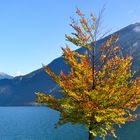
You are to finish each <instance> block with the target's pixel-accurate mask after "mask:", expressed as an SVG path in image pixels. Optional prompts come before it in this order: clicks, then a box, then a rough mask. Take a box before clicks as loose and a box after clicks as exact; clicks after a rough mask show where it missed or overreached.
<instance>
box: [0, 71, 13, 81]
mask: <svg viewBox="0 0 140 140" xmlns="http://www.w3.org/2000/svg"><path fill="white" fill-rule="evenodd" d="M12 78H13V76H10V75H8V74H6V73H3V72H0V80H1V79H12Z"/></svg>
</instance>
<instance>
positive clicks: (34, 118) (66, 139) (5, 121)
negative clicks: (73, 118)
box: [0, 107, 87, 140]
mask: <svg viewBox="0 0 140 140" xmlns="http://www.w3.org/2000/svg"><path fill="white" fill-rule="evenodd" d="M58 117H59V115H58V112H56V111H54V110H51V109H49V108H47V107H0V140H86V139H87V132H86V131H85V130H84V129H83V128H82V127H80V126H71V125H69V124H67V125H64V126H61V127H59V128H57V129H56V128H54V124H55V123H56V122H57V120H58Z"/></svg>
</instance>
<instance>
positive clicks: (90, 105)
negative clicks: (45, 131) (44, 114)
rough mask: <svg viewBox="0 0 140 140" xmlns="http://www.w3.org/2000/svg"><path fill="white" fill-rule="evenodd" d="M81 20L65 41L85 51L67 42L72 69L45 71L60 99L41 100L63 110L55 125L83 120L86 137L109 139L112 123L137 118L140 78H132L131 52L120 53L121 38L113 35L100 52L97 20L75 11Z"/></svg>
mask: <svg viewBox="0 0 140 140" xmlns="http://www.w3.org/2000/svg"><path fill="white" fill-rule="evenodd" d="M76 13H77V14H78V16H79V20H78V21H79V22H78V23H77V22H76V21H75V20H74V19H72V24H70V26H71V27H72V28H73V29H74V31H75V32H74V33H72V37H71V36H68V35H66V39H67V40H68V41H70V42H71V43H73V44H74V45H76V46H79V47H82V48H84V49H85V53H83V54H80V53H78V52H76V51H72V50H71V49H70V47H69V46H67V47H66V48H62V50H63V57H64V58H65V63H66V64H67V65H69V67H70V71H69V72H68V73H67V74H65V73H63V72H62V71H61V72H60V74H59V75H55V74H54V73H53V72H52V71H51V70H50V68H49V67H47V66H44V70H45V71H46V73H47V74H48V75H50V76H51V78H52V79H53V80H54V81H55V82H56V83H57V84H58V85H59V87H60V88H61V91H60V92H61V93H62V97H61V98H60V99H57V98H55V97H54V96H52V95H45V94H42V93H37V102H39V103H42V104H45V105H47V106H48V107H50V108H52V109H54V110H57V111H59V112H60V118H59V121H58V123H57V125H63V124H65V123H68V122H70V123H71V124H73V125H75V124H81V125H83V126H84V127H85V128H87V130H88V133H89V138H88V140H93V139H94V138H95V137H96V136H100V137H101V138H103V139H105V137H106V136H107V135H112V136H113V137H116V134H115V129H114V125H119V126H120V125H122V124H125V122H126V121H132V120H134V119H135V118H136V117H137V114H135V112H134V111H135V110H136V109H137V107H138V106H139V105H140V77H137V78H135V79H134V78H133V75H134V74H133V72H132V71H131V61H132V57H131V56H125V57H122V56H121V55H120V53H119V52H120V48H119V47H118V46H115V45H116V41H117V39H118V38H117V36H116V35H114V36H113V35H112V36H110V38H109V39H108V40H107V41H105V43H103V44H102V45H101V46H100V48H98V49H99V53H98V55H97V52H95V50H97V44H96V40H95V38H96V35H97V28H98V20H97V19H96V18H95V17H94V16H93V14H91V15H90V21H89V22H88V21H87V19H86V18H85V16H84V15H83V14H82V13H81V11H80V10H79V9H77V11H76Z"/></svg>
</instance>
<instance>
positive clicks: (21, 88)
mask: <svg viewBox="0 0 140 140" xmlns="http://www.w3.org/2000/svg"><path fill="white" fill-rule="evenodd" d="M116 33H117V34H118V35H119V41H118V44H117V45H119V46H121V49H122V53H123V54H124V55H125V54H128V55H132V56H133V66H132V68H133V69H134V70H136V71H137V73H136V75H140V23H136V24H131V25H129V26H127V27H125V28H123V29H121V30H119V31H117V32H115V34H116ZM107 38H109V36H107V37H105V38H104V39H102V40H99V41H98V42H97V46H100V45H101V44H102V43H103V42H104V41H105V40H106V39H107ZM76 51H78V52H80V53H83V52H84V49H81V48H80V49H78V50H76ZM48 66H49V67H50V68H51V69H52V70H53V72H54V73H56V74H59V72H60V71H61V70H63V71H64V72H65V73H66V72H67V71H68V70H69V67H68V66H67V65H66V64H65V63H64V59H63V57H59V58H57V59H55V60H54V61H52V62H51V63H50V64H49V65H48ZM57 89H58V87H57V85H56V84H55V83H54V81H52V79H51V78H50V77H49V76H48V75H47V74H46V73H45V72H44V70H43V69H42V68H41V69H38V70H36V71H33V72H31V73H29V74H27V75H24V76H18V77H15V78H13V79H1V80H0V106H23V105H32V104H33V103H34V101H35V97H36V96H35V92H43V93H46V94H47V93H52V94H53V95H55V96H56V97H60V93H57V92H56V91H57Z"/></svg>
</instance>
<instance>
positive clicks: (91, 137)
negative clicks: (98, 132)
mask: <svg viewBox="0 0 140 140" xmlns="http://www.w3.org/2000/svg"><path fill="white" fill-rule="evenodd" d="M88 133H89V135H88V140H94V136H93V134H92V133H90V132H88Z"/></svg>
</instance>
